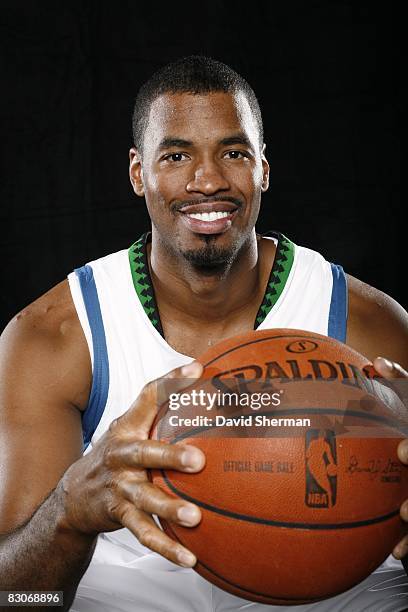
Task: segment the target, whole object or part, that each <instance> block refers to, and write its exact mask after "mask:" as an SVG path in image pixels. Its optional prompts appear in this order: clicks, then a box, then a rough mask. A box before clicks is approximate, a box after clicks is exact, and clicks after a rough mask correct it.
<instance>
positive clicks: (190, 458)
mask: <svg viewBox="0 0 408 612" xmlns="http://www.w3.org/2000/svg"><path fill="white" fill-rule="evenodd" d="M181 464H182V465H183V466H184V467H188V468H191V469H192V470H198V469H199V468H200V467H201V465H202V458H201V454H200V452H199V451H198V450H197V449H195V448H188V449H186V450H185V451H184V452H183V453H182V454H181Z"/></svg>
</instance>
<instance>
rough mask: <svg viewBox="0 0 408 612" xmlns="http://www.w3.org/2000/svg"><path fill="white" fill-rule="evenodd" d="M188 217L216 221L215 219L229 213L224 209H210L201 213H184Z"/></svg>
mask: <svg viewBox="0 0 408 612" xmlns="http://www.w3.org/2000/svg"><path fill="white" fill-rule="evenodd" d="M184 214H186V215H187V217H190V219H199V220H200V221H216V220H217V219H225V218H226V217H229V216H230V214H231V213H229V212H226V211H218V212H217V211H212V212H202V213H184Z"/></svg>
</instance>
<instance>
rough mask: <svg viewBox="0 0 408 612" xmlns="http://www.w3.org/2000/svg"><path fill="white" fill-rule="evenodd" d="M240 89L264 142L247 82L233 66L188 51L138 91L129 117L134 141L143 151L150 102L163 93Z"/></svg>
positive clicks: (198, 92) (230, 92)
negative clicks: (186, 54) (188, 53)
mask: <svg viewBox="0 0 408 612" xmlns="http://www.w3.org/2000/svg"><path fill="white" fill-rule="evenodd" d="M214 92H223V93H229V94H236V93H238V92H242V93H243V94H244V95H245V97H246V99H247V101H248V103H249V106H250V108H251V111H252V113H253V115H254V119H255V121H256V124H257V126H258V131H259V146H260V147H261V148H262V145H263V123H262V115H261V109H260V108H259V103H258V100H257V98H256V95H255V93H254V90H253V89H252V87H251V86H250V85H249V83H248V82H247V81H246V80H245V79H244V78H243V77H242V76H240V75H239V74H238V73H237V72H235V70H233V69H232V68H230V67H229V66H227V65H226V64H223V63H222V62H218V61H216V60H213V59H211V58H209V57H205V56H201V55H191V56H189V57H184V58H182V59H179V60H177V61H175V62H173V63H171V64H168V65H167V66H164V67H163V68H161V69H160V70H158V71H157V72H155V73H154V74H153V75H152V76H151V77H150V79H149V80H148V81H146V83H144V84H143V85H142V87H141V88H140V89H139V93H138V94H137V98H136V102H135V106H134V110H133V119H132V129H133V141H134V145H135V147H136V149H137V150H138V151H139V153H140V154H141V155H143V144H144V136H145V131H146V126H147V123H148V120H149V113H150V107H151V105H152V102H154V100H156V98H158V97H159V96H161V95H162V94H176V93H190V94H195V95H197V94H202V95H203V94H208V93H214Z"/></svg>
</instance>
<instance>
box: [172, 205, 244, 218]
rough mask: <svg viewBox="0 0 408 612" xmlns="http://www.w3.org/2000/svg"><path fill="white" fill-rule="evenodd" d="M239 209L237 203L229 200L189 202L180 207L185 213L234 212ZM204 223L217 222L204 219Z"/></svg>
mask: <svg viewBox="0 0 408 612" xmlns="http://www.w3.org/2000/svg"><path fill="white" fill-rule="evenodd" d="M237 209H238V206H237V205H236V204H233V203H232V202H228V201H222V200H220V201H216V202H203V203H201V204H189V205H188V206H184V207H183V208H180V210H179V212H181V213H184V214H191V213H210V212H228V213H233V212H235V211H236V210H237ZM203 223H215V221H203Z"/></svg>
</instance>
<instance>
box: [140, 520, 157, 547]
mask: <svg viewBox="0 0 408 612" xmlns="http://www.w3.org/2000/svg"><path fill="white" fill-rule="evenodd" d="M137 537H138V540H139V542H140V543H141V544H142V545H143V546H146V547H147V548H152V547H153V546H154V540H155V538H154V535H153V532H152V528H151V527H150V526H148V525H142V526H140V527H139V530H138V536H137Z"/></svg>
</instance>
